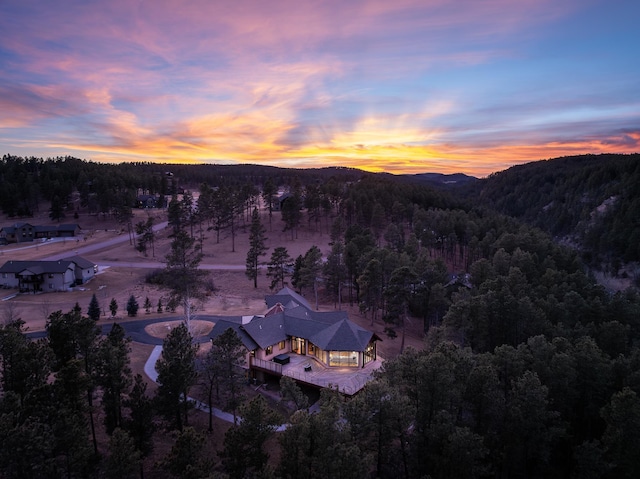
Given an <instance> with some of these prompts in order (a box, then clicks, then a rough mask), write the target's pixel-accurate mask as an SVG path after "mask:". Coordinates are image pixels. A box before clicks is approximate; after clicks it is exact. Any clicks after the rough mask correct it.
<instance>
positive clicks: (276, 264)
mask: <svg viewBox="0 0 640 479" xmlns="http://www.w3.org/2000/svg"><path fill="white" fill-rule="evenodd" d="M292 267H293V258H292V257H291V256H289V252H288V251H287V248H285V247H284V246H278V247H277V248H276V249H274V250H273V253H271V259H270V260H269V264H268V265H267V276H268V277H269V278H271V284H270V285H269V288H270V289H271V291H273V290H274V289H276V288H278V287H280V288H284V278H285V276H286V275H287V274H288V273H289V271H290V269H291V268H292Z"/></svg>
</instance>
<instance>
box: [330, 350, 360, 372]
mask: <svg viewBox="0 0 640 479" xmlns="http://www.w3.org/2000/svg"><path fill="white" fill-rule="evenodd" d="M329 366H341V367H350V368H355V367H358V353H357V352H356V351H329Z"/></svg>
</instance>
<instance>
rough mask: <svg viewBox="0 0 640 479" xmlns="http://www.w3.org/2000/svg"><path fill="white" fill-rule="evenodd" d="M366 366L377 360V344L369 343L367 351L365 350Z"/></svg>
mask: <svg viewBox="0 0 640 479" xmlns="http://www.w3.org/2000/svg"><path fill="white" fill-rule="evenodd" d="M363 359H364V364H368V363H370V362H371V361H373V360H374V359H376V345H375V343H369V345H368V346H367V349H365V350H364V355H363Z"/></svg>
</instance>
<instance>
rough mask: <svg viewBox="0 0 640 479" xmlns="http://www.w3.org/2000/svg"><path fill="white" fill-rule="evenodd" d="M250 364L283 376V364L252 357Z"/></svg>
mask: <svg viewBox="0 0 640 479" xmlns="http://www.w3.org/2000/svg"><path fill="white" fill-rule="evenodd" d="M250 365H251V366H253V367H256V368H260V369H264V370H265V371H269V372H272V373H276V374H280V375H281V376H282V364H278V363H274V362H273V361H265V360H264V359H258V358H250Z"/></svg>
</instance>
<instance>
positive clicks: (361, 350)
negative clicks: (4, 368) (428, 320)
mask: <svg viewBox="0 0 640 479" xmlns="http://www.w3.org/2000/svg"><path fill="white" fill-rule="evenodd" d="M266 303H267V307H268V308H269V309H268V310H267V312H266V313H265V314H264V315H260V316H243V317H228V318H221V319H219V320H218V321H217V322H216V325H215V326H214V328H213V329H212V331H211V333H210V337H211V339H214V338H216V337H217V336H219V335H220V334H222V333H224V332H225V331H226V330H227V329H229V328H232V329H233V330H235V331H236V333H237V334H238V336H239V337H240V339H241V340H242V343H243V344H244V346H245V347H246V349H247V361H246V363H247V366H248V368H249V372H250V375H251V377H253V378H257V379H260V380H262V379H263V377H264V374H270V375H275V376H283V375H286V376H291V377H292V378H294V379H295V380H297V381H299V382H303V383H307V384H310V385H315V386H319V387H327V386H334V387H338V388H339V389H340V390H341V391H342V392H344V393H346V394H354V393H355V392H357V391H358V390H359V389H361V388H362V387H363V386H364V384H366V382H367V381H368V380H369V379H370V377H371V374H372V373H373V371H374V370H375V369H377V368H378V367H380V364H381V362H380V361H379V359H378V357H377V352H376V341H379V340H380V338H379V337H378V336H377V335H376V334H374V333H372V332H371V331H368V330H366V329H364V328H362V327H360V326H358V325H357V324H355V323H354V322H352V321H351V320H350V319H349V317H348V314H347V313H346V312H345V311H329V312H319V311H314V310H313V309H312V308H311V306H310V305H309V303H308V302H307V301H306V300H305V299H304V298H303V297H302V296H300V295H299V294H297V293H296V292H295V291H293V290H291V289H289V288H284V289H282V290H281V291H279V292H278V293H277V294H275V295H270V296H267V297H266Z"/></svg>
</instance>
